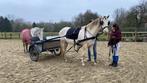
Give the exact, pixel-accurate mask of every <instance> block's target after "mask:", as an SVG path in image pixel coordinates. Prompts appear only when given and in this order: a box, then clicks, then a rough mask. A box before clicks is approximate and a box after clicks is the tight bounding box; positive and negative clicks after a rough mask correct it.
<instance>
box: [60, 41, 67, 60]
mask: <svg viewBox="0 0 147 83" xmlns="http://www.w3.org/2000/svg"><path fill="white" fill-rule="evenodd" d="M60 46H61V48H60V49H61V56H62V57H63V59H65V55H64V54H65V51H66V47H67V43H66V41H65V40H60Z"/></svg>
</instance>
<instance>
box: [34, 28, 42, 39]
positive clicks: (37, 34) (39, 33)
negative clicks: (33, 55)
mask: <svg viewBox="0 0 147 83" xmlns="http://www.w3.org/2000/svg"><path fill="white" fill-rule="evenodd" d="M43 30H44V28H38V27H34V28H32V29H31V35H32V37H39V39H40V40H43Z"/></svg>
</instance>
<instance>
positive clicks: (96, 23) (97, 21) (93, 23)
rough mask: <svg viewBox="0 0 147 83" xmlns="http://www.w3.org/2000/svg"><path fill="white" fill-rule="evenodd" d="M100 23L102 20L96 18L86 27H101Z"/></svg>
mask: <svg viewBox="0 0 147 83" xmlns="http://www.w3.org/2000/svg"><path fill="white" fill-rule="evenodd" d="M99 21H100V18H99V17H98V18H96V19H95V20H93V21H92V22H90V23H89V24H87V25H86V26H87V27H90V28H91V27H93V26H95V25H99V24H98V23H99Z"/></svg>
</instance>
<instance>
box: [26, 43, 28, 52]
mask: <svg viewBox="0 0 147 83" xmlns="http://www.w3.org/2000/svg"><path fill="white" fill-rule="evenodd" d="M26 52H28V44H26Z"/></svg>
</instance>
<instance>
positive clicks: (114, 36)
mask: <svg viewBox="0 0 147 83" xmlns="http://www.w3.org/2000/svg"><path fill="white" fill-rule="evenodd" d="M121 37H122V36H121V31H120V30H116V31H115V32H111V33H110V38H109V42H108V46H112V45H116V44H117V43H118V42H120V41H121Z"/></svg>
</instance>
